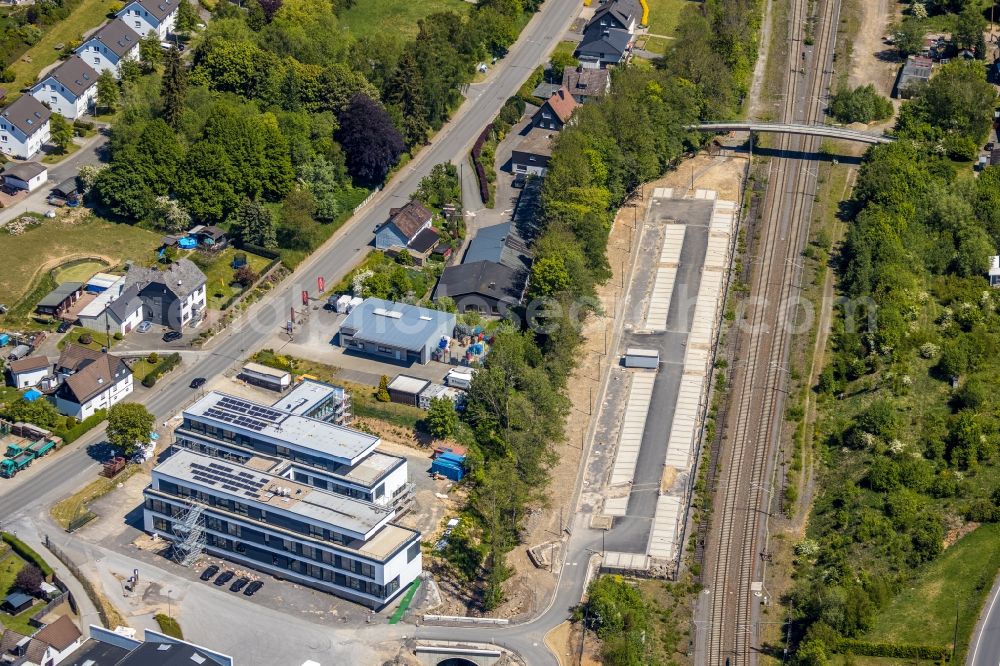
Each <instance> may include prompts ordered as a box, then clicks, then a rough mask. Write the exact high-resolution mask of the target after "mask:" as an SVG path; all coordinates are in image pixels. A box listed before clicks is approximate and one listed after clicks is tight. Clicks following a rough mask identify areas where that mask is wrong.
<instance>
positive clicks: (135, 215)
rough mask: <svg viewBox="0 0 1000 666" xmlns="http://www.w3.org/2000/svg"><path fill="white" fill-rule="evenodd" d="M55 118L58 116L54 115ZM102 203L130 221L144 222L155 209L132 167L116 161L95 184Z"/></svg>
mask: <svg viewBox="0 0 1000 666" xmlns="http://www.w3.org/2000/svg"><path fill="white" fill-rule="evenodd" d="M52 115H53V117H55V116H56V115H57V114H52ZM94 187H95V190H96V191H97V196H98V198H99V199H100V200H101V202H102V203H103V204H104V205H105V206H107V207H108V210H110V211H111V212H112V213H113V214H115V215H117V216H118V217H121V218H125V219H128V220H144V219H146V218H147V217H148V216H149V214H150V211H151V210H152V208H153V205H154V201H153V196H152V194H151V193H150V191H149V187H148V186H147V184H146V183H145V182H144V181H143V179H142V177H141V176H140V175H139V174H138V173H136V172H135V170H134V168H132V166H131V165H129V164H127V163H126V162H124V161H121V162H119V161H115V162H114V163H113V164H112V165H111V166H109V167H108V168H106V169H104V170H102V171H101V173H100V174H99V175H98V176H97V181H96V182H95V185H94Z"/></svg>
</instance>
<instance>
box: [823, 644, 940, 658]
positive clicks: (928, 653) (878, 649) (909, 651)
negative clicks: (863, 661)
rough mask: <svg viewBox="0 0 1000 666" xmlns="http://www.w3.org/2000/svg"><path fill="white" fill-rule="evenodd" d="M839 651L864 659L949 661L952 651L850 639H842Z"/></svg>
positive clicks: (924, 646) (933, 647) (933, 646)
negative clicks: (891, 658) (889, 658)
mask: <svg viewBox="0 0 1000 666" xmlns="http://www.w3.org/2000/svg"><path fill="white" fill-rule="evenodd" d="M837 648H838V649H837V651H838V652H841V653H845V654H853V655H858V656H863V657H896V658H901V659H928V660H932V661H941V660H945V661H947V660H948V659H949V658H950V657H951V649H950V648H946V647H940V646H937V645H912V644H908V643H873V642H871V641H862V640H856V639H850V638H844V639H841V641H840V643H838V645H837Z"/></svg>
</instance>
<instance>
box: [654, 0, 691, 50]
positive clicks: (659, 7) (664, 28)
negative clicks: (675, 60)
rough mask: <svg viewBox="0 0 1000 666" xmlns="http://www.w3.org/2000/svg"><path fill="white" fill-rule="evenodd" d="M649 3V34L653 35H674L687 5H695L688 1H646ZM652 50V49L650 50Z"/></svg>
mask: <svg viewBox="0 0 1000 666" xmlns="http://www.w3.org/2000/svg"><path fill="white" fill-rule="evenodd" d="M646 1H647V2H648V3H649V33H650V34H651V35H666V36H668V37H669V36H671V35H673V34H674V29H675V28H676V27H677V21H678V19H679V18H680V15H681V10H683V9H684V6H685V5H688V4H694V3H691V2H688V1H687V0H646ZM650 50H652V49H650Z"/></svg>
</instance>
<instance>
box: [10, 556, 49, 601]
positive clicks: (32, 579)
mask: <svg viewBox="0 0 1000 666" xmlns="http://www.w3.org/2000/svg"><path fill="white" fill-rule="evenodd" d="M43 580H44V578H43V577H42V572H41V570H40V569H39V568H38V567H36V566H35V565H34V564H26V565H24V567H23V568H22V569H21V570H20V571H18V572H17V577H16V578H14V585H16V586H17V588H18V589H19V590H21V591H22V592H24V593H25V594H30V595H32V596H35V595H36V594H38V593H39V592H41V591H42V581H43Z"/></svg>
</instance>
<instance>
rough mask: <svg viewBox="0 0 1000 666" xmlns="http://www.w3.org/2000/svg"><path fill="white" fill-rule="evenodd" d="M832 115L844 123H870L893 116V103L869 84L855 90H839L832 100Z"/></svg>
mask: <svg viewBox="0 0 1000 666" xmlns="http://www.w3.org/2000/svg"><path fill="white" fill-rule="evenodd" d="M830 113H831V114H832V115H833V117H834V118H836V119H837V120H839V121H841V122H844V123H869V122H871V121H873V120H885V119H886V118H889V117H891V116H892V102H890V101H889V100H888V99H887V98H885V97H882V96H881V95H879V94H878V93H877V92H876V91H875V86H873V85H871V84H869V85H866V86H858V87H857V88H854V89H853V90H852V89H850V88H844V89H842V90H838V91H837V93H836V94H835V95H834V96H833V99H831V100H830Z"/></svg>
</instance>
